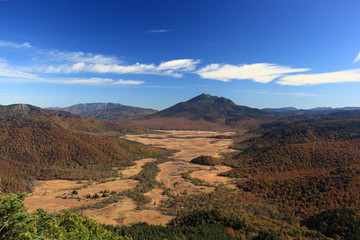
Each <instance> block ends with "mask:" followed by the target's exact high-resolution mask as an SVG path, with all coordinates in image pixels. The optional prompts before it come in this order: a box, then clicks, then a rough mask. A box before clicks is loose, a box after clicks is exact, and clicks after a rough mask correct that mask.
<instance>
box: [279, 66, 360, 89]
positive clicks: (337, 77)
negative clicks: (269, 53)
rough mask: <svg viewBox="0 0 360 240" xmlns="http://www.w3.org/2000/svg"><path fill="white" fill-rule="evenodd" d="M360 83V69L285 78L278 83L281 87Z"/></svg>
mask: <svg viewBox="0 0 360 240" xmlns="http://www.w3.org/2000/svg"><path fill="white" fill-rule="evenodd" d="M339 82H360V69H352V70H346V71H339V72H330V73H316V74H297V75H291V76H285V77H282V78H280V79H279V81H277V83H278V84H281V85H290V86H302V85H314V84H324V83H339Z"/></svg>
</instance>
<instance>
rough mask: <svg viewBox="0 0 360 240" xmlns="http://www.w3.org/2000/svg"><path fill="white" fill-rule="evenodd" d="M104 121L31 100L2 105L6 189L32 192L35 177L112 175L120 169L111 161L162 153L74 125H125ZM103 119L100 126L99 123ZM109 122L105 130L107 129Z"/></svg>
mask: <svg viewBox="0 0 360 240" xmlns="http://www.w3.org/2000/svg"><path fill="white" fill-rule="evenodd" d="M93 121H95V122H93ZM99 121H102V120H93V119H83V118H80V117H73V116H71V114H69V113H65V112H57V111H49V110H43V109H40V108H37V107H33V106H29V105H12V106H9V107H2V108H1V115H0V163H1V164H0V165H1V168H0V178H1V185H2V189H3V190H4V191H6V192H14V191H29V190H30V189H31V186H32V181H33V180H34V179H84V178H87V179H91V178H93V179H94V178H101V177H108V176H113V175H114V174H115V172H114V171H112V170H111V167H112V166H128V165H131V164H132V161H133V160H135V159H139V158H143V157H151V156H156V155H159V154H161V153H162V151H161V150H158V149H154V148H150V147H147V146H142V145H136V144H132V143H129V142H125V141H122V140H119V139H115V138H105V137H98V136H95V135H93V134H91V135H90V134H87V133H84V132H79V131H73V130H71V129H76V130H82V131H85V132H88V131H90V132H94V131H95V130H98V131H99V132H101V131H105V130H109V129H111V130H113V131H120V130H124V129H126V128H116V126H117V125H111V123H110V125H107V123H106V122H105V123H104V122H99ZM98 123H100V125H99V127H98V126H97V125H96V124H98ZM64 126H67V127H64ZM74 126H76V127H74ZM104 126H105V129H104V128H103V129H102V128H101V127H104ZM89 128H90V130H89Z"/></svg>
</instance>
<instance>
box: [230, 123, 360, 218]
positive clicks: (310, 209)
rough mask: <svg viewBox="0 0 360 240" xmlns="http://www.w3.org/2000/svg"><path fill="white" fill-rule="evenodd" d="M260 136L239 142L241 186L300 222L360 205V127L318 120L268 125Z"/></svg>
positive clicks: (234, 161)
mask: <svg viewBox="0 0 360 240" xmlns="http://www.w3.org/2000/svg"><path fill="white" fill-rule="evenodd" d="M265 129H266V130H265V133H263V134H262V135H261V136H260V137H256V138H252V139H249V140H246V141H243V142H238V143H236V144H235V145H234V146H233V147H234V148H236V149H239V150H242V151H241V152H238V153H235V154H233V155H232V156H231V157H229V159H228V162H227V164H229V165H231V166H233V167H235V168H234V169H233V170H230V171H229V172H227V173H225V174H224V175H226V176H230V177H235V178H239V182H238V187H239V188H240V189H243V190H244V191H248V192H252V193H255V194H257V195H258V196H261V197H263V198H265V199H266V200H267V201H269V202H273V203H276V204H277V205H279V206H281V208H282V209H284V211H286V212H288V213H289V214H291V215H292V216H293V217H295V218H296V219H302V218H304V217H309V216H311V215H313V214H317V213H319V212H321V211H324V210H328V209H334V208H341V207H349V208H354V209H356V208H358V207H359V206H358V203H359V202H360V194H359V193H360V185H359V184H358V183H359V182H360V159H359V156H360V122H359V120H357V119H341V120H334V119H333V118H326V117H322V118H319V119H318V118H316V119H311V120H310V121H309V120H306V121H303V122H301V123H299V122H298V119H297V120H296V122H291V121H289V120H286V122H285V123H284V122H277V123H272V124H270V125H267V126H266V127H265Z"/></svg>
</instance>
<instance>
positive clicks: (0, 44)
mask: <svg viewBox="0 0 360 240" xmlns="http://www.w3.org/2000/svg"><path fill="white" fill-rule="evenodd" d="M0 47H10V48H31V47H32V46H31V44H30V43H28V42H24V43H21V44H19V43H13V42H7V41H0Z"/></svg>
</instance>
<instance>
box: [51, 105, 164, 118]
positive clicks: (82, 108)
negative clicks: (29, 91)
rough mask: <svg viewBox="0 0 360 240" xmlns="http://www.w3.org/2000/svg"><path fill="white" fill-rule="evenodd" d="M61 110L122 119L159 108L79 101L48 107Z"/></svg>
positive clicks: (93, 116) (92, 116)
mask: <svg viewBox="0 0 360 240" xmlns="http://www.w3.org/2000/svg"><path fill="white" fill-rule="evenodd" d="M48 109H52V110H61V111H66V112H70V113H72V114H76V115H80V116H82V117H90V118H99V119H107V120H122V119H132V118H137V117H141V116H144V115H147V114H151V113H154V112H156V111H157V110H154V109H149V108H141V107H133V106H127V105H123V104H120V103H111V102H108V103H101V102H100V103H79V104H75V105H72V106H69V107H64V108H58V107H54V108H48Z"/></svg>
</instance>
